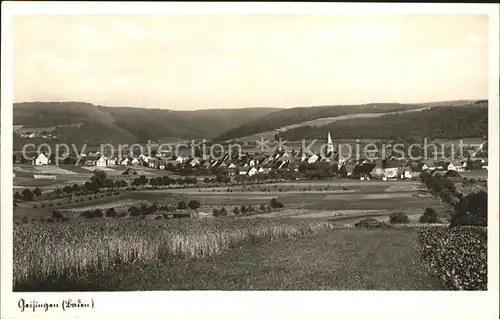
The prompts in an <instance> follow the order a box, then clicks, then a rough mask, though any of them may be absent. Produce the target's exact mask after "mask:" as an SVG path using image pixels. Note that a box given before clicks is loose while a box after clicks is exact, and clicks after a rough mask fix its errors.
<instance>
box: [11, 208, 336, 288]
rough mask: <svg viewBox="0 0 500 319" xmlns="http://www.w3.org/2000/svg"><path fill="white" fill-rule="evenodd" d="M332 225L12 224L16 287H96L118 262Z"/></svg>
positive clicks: (209, 250)
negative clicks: (102, 276) (83, 284)
mask: <svg viewBox="0 0 500 319" xmlns="http://www.w3.org/2000/svg"><path fill="white" fill-rule="evenodd" d="M331 228H334V225H333V224H332V223H329V222H325V221H312V220H308V221H305V220H291V219H290V220H287V219H265V220H264V219H233V218H222V219H217V220H215V219H207V220H172V221H165V220H158V221H152V220H136V219H128V220H86V221H78V220H72V221H68V222H64V223H61V222H58V223H31V224H15V225H14V234H13V239H14V265H13V268H14V290H16V291H31V290H32V291H43V290H73V289H75V288H76V287H71V283H78V285H80V284H81V283H85V285H89V286H88V287H89V289H94V288H95V287H94V286H95V285H94V284H93V283H92V282H93V280H94V279H95V278H96V277H99V276H101V274H105V273H108V272H110V271H112V270H113V269H115V268H117V267H120V266H122V265H127V266H140V267H142V266H143V265H148V264H154V263H165V262H167V261H170V260H172V259H182V260H190V259H203V258H207V257H210V256H213V255H218V254H221V253H223V252H225V251H227V250H228V249H230V248H235V247H238V246H241V245H243V244H247V243H256V242H260V241H263V242H270V241H275V240H277V239H280V238H291V237H295V238H297V237H308V236H314V235H315V234H317V233H318V231H319V230H321V229H331ZM92 278H94V279H92Z"/></svg>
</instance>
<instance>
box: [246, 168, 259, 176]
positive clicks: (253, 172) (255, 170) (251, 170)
mask: <svg viewBox="0 0 500 319" xmlns="http://www.w3.org/2000/svg"><path fill="white" fill-rule="evenodd" d="M257 172H258V171H257V169H256V168H255V167H252V168H250V169H249V170H248V172H247V175H248V176H253V175H255V174H257Z"/></svg>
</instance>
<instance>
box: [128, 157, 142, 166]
mask: <svg viewBox="0 0 500 319" xmlns="http://www.w3.org/2000/svg"><path fill="white" fill-rule="evenodd" d="M130 164H132V165H139V164H140V162H139V160H138V159H137V158H134V159H133V160H132V161H131V162H130Z"/></svg>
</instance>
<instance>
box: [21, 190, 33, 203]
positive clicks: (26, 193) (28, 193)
mask: <svg viewBox="0 0 500 319" xmlns="http://www.w3.org/2000/svg"><path fill="white" fill-rule="evenodd" d="M22 194H23V198H24V200H25V201H32V200H33V193H32V192H31V190H29V189H27V188H26V189H25V190H23V193H22Z"/></svg>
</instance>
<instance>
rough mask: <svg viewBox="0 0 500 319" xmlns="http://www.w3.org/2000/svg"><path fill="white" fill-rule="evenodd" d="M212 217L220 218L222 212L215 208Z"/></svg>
mask: <svg viewBox="0 0 500 319" xmlns="http://www.w3.org/2000/svg"><path fill="white" fill-rule="evenodd" d="M212 216H214V217H219V216H220V210H218V209H217V208H214V210H213V212H212Z"/></svg>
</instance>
